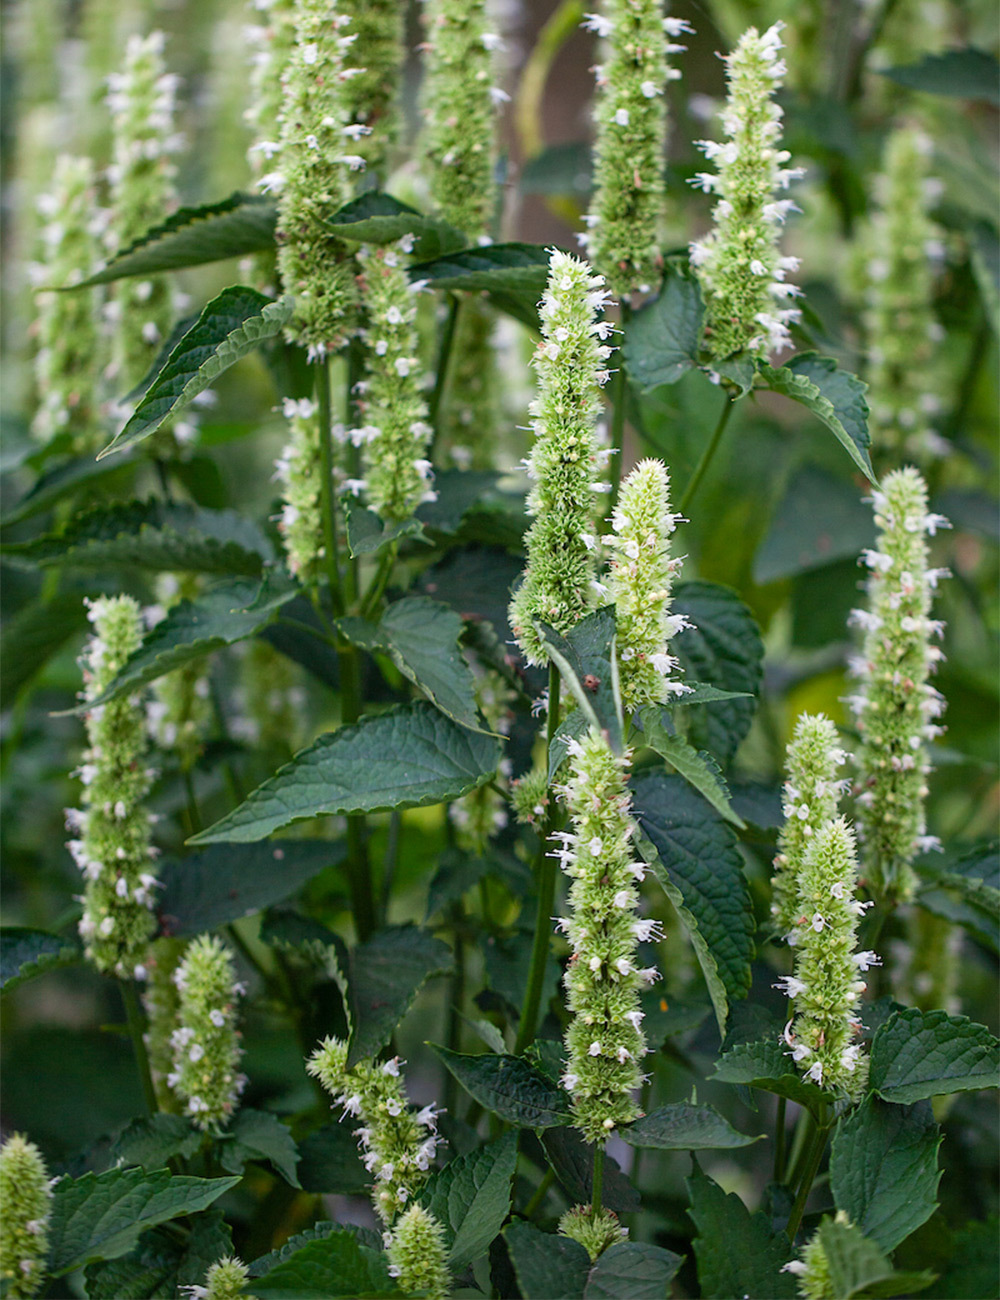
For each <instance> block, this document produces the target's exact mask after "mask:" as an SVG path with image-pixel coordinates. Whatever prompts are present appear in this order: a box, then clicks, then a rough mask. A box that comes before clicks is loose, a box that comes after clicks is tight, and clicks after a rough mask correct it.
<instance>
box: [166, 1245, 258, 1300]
mask: <svg viewBox="0 0 1000 1300" xmlns="http://www.w3.org/2000/svg"><path fill="white" fill-rule="evenodd" d="M249 1276H250V1271H249V1269H248V1268H247V1266H246V1264H244V1263H243V1261H242V1260H240V1259H237V1258H236V1256H235V1255H230V1256H228V1257H227V1258H226V1259H220V1260H219V1262H218V1263H217V1264H213V1265H212V1267H211V1268H210V1269H209V1270H208V1273H207V1274H206V1275H205V1285H204V1286H182V1287H181V1288H180V1289H181V1291H183V1292H184V1293H185V1295H188V1296H190V1297H191V1300H255V1297H254V1296H252V1295H250V1294H249V1292H247V1291H245V1290H244V1289H243V1288H244V1287H245V1286H246V1283H247V1279H248V1278H249Z"/></svg>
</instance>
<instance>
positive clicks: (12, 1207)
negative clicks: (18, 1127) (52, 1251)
mask: <svg viewBox="0 0 1000 1300" xmlns="http://www.w3.org/2000/svg"><path fill="white" fill-rule="evenodd" d="M51 1213H52V1191H51V1189H50V1187H49V1178H48V1173H47V1171H46V1169H45V1162H44V1160H43V1159H42V1155H41V1152H40V1151H39V1150H38V1148H37V1147H36V1146H35V1144H34V1143H33V1142H29V1141H28V1140H27V1139H26V1138H23V1137H22V1136H21V1134H20V1133H14V1134H13V1135H12V1136H11V1137H9V1138H8V1139H7V1141H6V1142H5V1143H4V1144H3V1146H2V1147H0V1279H2V1281H3V1293H4V1295H5V1296H9V1297H10V1300H22V1298H23V1297H29V1296H33V1295H36V1294H37V1293H38V1290H39V1288H40V1287H41V1284H42V1281H43V1279H44V1277H45V1261H46V1259H47V1257H48V1253H49V1217H50V1215H51Z"/></svg>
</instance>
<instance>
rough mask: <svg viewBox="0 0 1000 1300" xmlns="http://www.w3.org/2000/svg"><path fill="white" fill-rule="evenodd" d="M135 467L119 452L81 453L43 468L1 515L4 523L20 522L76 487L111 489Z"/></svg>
mask: <svg viewBox="0 0 1000 1300" xmlns="http://www.w3.org/2000/svg"><path fill="white" fill-rule="evenodd" d="M134 470H135V461H134V460H133V459H132V458H130V457H128V456H122V457H120V458H119V459H118V460H114V461H111V462H110V463H109V462H107V461H100V462H98V461H95V460H94V458H93V456H80V457H78V458H76V459H74V460H69V461H66V462H65V463H64V464H62V465H57V466H56V468H55V469H50V470H46V471H45V473H44V474H43V475H42V476H41V478H40V479H39V480H38V482H37V483H36V484H35V485H34V487H32V488H31V489H30V491H28V492H26V493H25V495H24V496H23V497H22V498H21V500H20V501H19V502H18V503H17V505H16V506H14V507H13V508H12V509H11V510H9V511H8V512H7V514H5V515H4V517H3V526H4V528H6V527H7V526H8V525H9V524H19V523H21V522H22V520H24V519H30V518H31V517H32V516H33V515H37V514H40V513H41V512H42V511H43V510H48V509H49V508H50V507H52V506H54V505H57V504H58V503H59V502H60V501H63V500H64V499H65V498H66V497H71V496H73V495H74V494H75V493H76V491H77V489H78V488H90V487H96V486H97V485H98V484H100V485H101V488H102V490H103V489H110V488H112V487H113V486H115V485H116V484H117V482H118V481H119V480H121V479H127V478H128V477H129V476H130V475H131V474H132V473H133V472H134Z"/></svg>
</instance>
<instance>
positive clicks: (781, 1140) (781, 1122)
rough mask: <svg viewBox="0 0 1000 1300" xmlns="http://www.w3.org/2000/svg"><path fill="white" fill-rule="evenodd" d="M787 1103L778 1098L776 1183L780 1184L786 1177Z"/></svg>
mask: <svg viewBox="0 0 1000 1300" xmlns="http://www.w3.org/2000/svg"><path fill="white" fill-rule="evenodd" d="M786 1105H787V1101H786V1099H785V1098H784V1097H779V1098H778V1116H777V1122H776V1123H775V1127H774V1181H775V1182H776V1183H780V1182H783V1181H784V1177H785V1108H786Z"/></svg>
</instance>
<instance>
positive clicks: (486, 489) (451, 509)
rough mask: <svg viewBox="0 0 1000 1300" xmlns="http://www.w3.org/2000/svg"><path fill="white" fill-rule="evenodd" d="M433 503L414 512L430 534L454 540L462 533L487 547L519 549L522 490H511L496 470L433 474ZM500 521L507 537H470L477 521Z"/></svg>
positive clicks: (522, 526)
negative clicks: (442, 535) (485, 543)
mask: <svg viewBox="0 0 1000 1300" xmlns="http://www.w3.org/2000/svg"><path fill="white" fill-rule="evenodd" d="M434 491H435V492H436V493H437V496H436V498H435V499H434V500H433V501H425V502H424V504H423V505H422V506H421V507H420V509H419V510H418V511H417V518H418V519H419V520H420V522H421V523H423V524H424V525H425V526H426V527H427V529H428V531H429V532H432V533H444V534H446V535H447V536H449V537H454V536H456V535H457V534H459V533H461V534H462V535H463V536H466V537H468V538H469V540H470V541H487V542H488V543H489V544H490V545H513V546H518V545H519V542H520V539H521V537H522V535H523V533H524V530H525V528H526V527H527V520H526V518H525V513H524V491H523V489H521V488H513V489H512V488H511V487H510V485H509V483H508V482H505V476H504V475H503V474H501V473H500V472H498V471H497V470H485V469H442V470H437V471H435V474H434ZM501 518H502V520H503V524H502V527H503V529H506V531H507V532H508V533H509V534H510V540H509V541H508V540H507V539H506V538H482V537H479V536H473V535H472V534H473V533H474V532H475V528H476V523H477V520H491V521H493V522H494V523H495V522H497V521H498V520H500V519H501Z"/></svg>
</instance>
